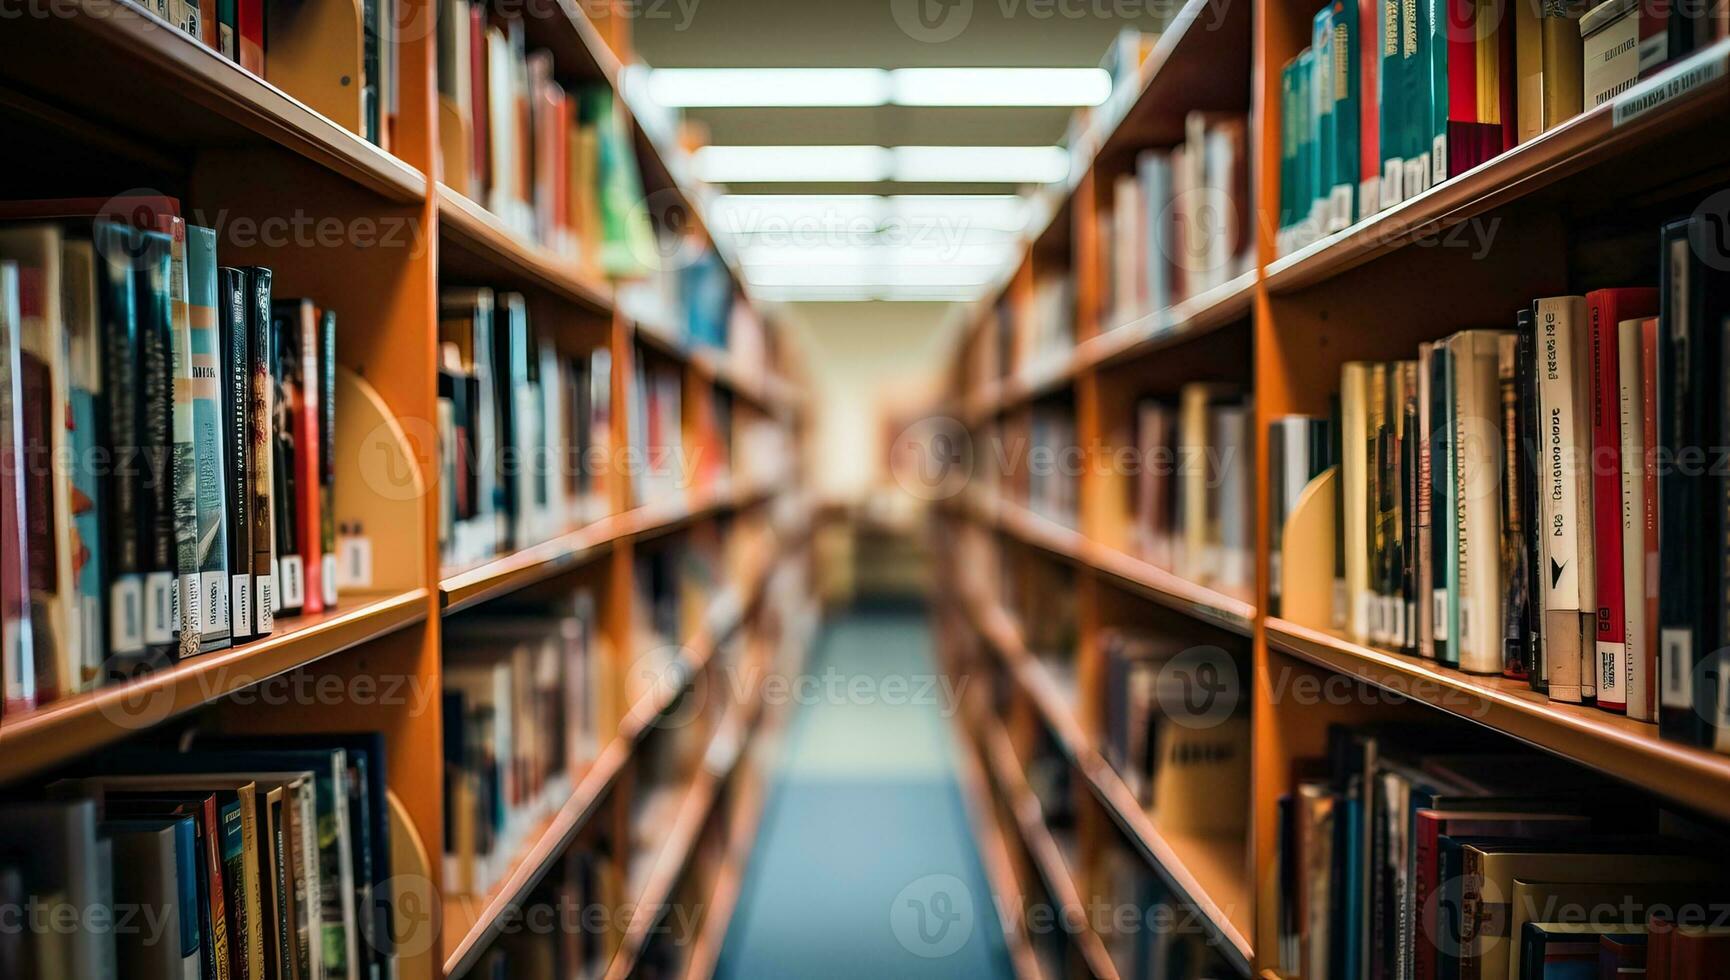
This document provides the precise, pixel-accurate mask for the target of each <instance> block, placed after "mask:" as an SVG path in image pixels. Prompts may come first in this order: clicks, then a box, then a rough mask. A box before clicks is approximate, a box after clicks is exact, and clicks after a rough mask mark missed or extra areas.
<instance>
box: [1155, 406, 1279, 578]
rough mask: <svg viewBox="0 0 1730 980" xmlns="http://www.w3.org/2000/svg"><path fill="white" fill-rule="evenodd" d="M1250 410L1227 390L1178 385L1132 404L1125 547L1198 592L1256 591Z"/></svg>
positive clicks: (1251, 412)
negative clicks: (1165, 395) (1206, 588)
mask: <svg viewBox="0 0 1730 980" xmlns="http://www.w3.org/2000/svg"><path fill="white" fill-rule="evenodd" d="M1254 417H1255V409H1254V405H1253V404H1252V403H1251V402H1250V401H1249V400H1248V399H1246V398H1245V397H1244V396H1243V393H1242V392H1241V390H1239V389H1238V388H1236V387H1235V386H1232V385H1224V384H1215V383H1211V382H1195V383H1191V384H1187V385H1184V386H1183V388H1182V390H1181V391H1180V392H1179V394H1178V398H1177V403H1176V404H1175V405H1173V404H1172V403H1171V402H1169V401H1167V400H1164V399H1159V398H1143V399H1141V400H1140V401H1139V402H1138V403H1137V404H1136V410H1135V419H1134V423H1133V424H1134V435H1133V440H1134V441H1133V443H1126V444H1128V445H1133V447H1134V450H1135V464H1136V466H1135V469H1136V470H1137V471H1138V472H1137V473H1136V475H1135V478H1134V479H1133V480H1131V481H1127V485H1128V486H1129V488H1130V489H1129V492H1130V493H1131V494H1132V495H1133V496H1132V498H1131V502H1130V508H1129V510H1130V521H1131V524H1130V531H1129V544H1130V547H1131V548H1132V549H1133V550H1134V551H1136V552H1137V553H1139V554H1140V555H1142V556H1143V557H1144V558H1145V559H1146V560H1147V561H1149V562H1151V563H1153V564H1155V565H1158V566H1159V567H1161V568H1165V569H1169V570H1170V571H1173V572H1176V573H1177V574H1178V575H1181V576H1183V577H1184V578H1186V579H1189V580H1190V581H1192V582H1197V583H1200V584H1203V585H1212V586H1216V587H1220V588H1225V589H1232V590H1242V589H1248V588H1250V587H1251V586H1252V585H1253V584H1254V568H1255V561H1254V550H1255V530H1254V529H1255V515H1254V490H1253V488H1254V486H1255V483H1254V475H1253V474H1254V465H1253V463H1254V450H1253V448H1252V446H1251V438H1252V436H1251V432H1252V425H1253V423H1252V420H1253V419H1254Z"/></svg>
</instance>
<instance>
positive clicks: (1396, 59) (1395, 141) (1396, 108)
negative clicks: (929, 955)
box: [1377, 0, 1406, 208]
mask: <svg viewBox="0 0 1730 980" xmlns="http://www.w3.org/2000/svg"><path fill="white" fill-rule="evenodd" d="M1403 7H1405V5H1403V0H1382V17H1381V23H1382V38H1381V45H1382V66H1381V78H1379V85H1381V93H1379V97H1381V106H1379V113H1377V118H1379V119H1381V147H1382V206H1384V208H1386V206H1389V204H1398V203H1400V199H1401V197H1403V194H1401V178H1403V177H1405V156H1406V144H1405V62H1403V59H1401V57H1400V38H1401V33H1403V29H1401V28H1403V26H1405V19H1403V16H1401V10H1403Z"/></svg>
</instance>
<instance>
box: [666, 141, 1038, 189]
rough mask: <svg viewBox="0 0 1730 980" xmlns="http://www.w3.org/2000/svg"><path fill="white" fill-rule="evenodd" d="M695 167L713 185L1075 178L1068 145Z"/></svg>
mask: <svg viewBox="0 0 1730 980" xmlns="http://www.w3.org/2000/svg"><path fill="white" fill-rule="evenodd" d="M693 162H694V164H695V166H696V172H697V177H698V179H699V180H705V181H708V182H709V183H711V184H728V183H732V184H755V183H812V182H820V183H854V182H858V183H871V182H876V181H886V180H896V181H905V182H908V183H930V182H949V183H984V184H1043V183H1056V182H1058V181H1061V180H1063V179H1064V178H1065V177H1067V176H1068V175H1069V154H1068V152H1067V151H1065V150H1064V149H1063V147H1061V146H895V147H883V146H705V147H702V148H701V149H699V150H697V152H696V154H695V155H694V157H693Z"/></svg>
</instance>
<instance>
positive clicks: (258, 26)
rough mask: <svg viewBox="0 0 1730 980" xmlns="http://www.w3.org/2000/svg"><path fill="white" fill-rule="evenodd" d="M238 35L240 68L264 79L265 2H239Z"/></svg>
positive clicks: (239, 0)
mask: <svg viewBox="0 0 1730 980" xmlns="http://www.w3.org/2000/svg"><path fill="white" fill-rule="evenodd" d="M237 3H238V6H237V7H236V10H235V20H236V22H237V23H236V33H238V34H239V35H240V59H239V60H240V67H242V68H245V69H246V70H247V71H249V72H252V73H253V74H254V75H257V76H258V77H260V78H263V77H264V0H237Z"/></svg>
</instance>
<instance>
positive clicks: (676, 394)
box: [626, 347, 715, 504]
mask: <svg viewBox="0 0 1730 980" xmlns="http://www.w3.org/2000/svg"><path fill="white" fill-rule="evenodd" d="M684 384H685V382H684V372H683V371H682V370H681V368H680V366H679V365H678V364H677V363H674V362H672V361H669V360H664V359H660V358H649V357H645V356H644V351H643V349H642V348H641V347H639V348H638V349H637V358H636V364H635V377H634V381H633V383H632V385H631V388H630V390H629V391H628V392H627V394H626V409H627V411H628V412H629V414H628V415H627V416H626V422H627V425H626V429H627V431H628V433H629V452H630V456H631V458H632V459H633V460H634V461H635V465H633V466H632V467H631V499H632V500H633V501H635V502H636V503H638V504H661V503H666V502H668V501H676V500H681V499H683V498H684V497H685V495H686V494H687V493H688V492H689V491H690V490H692V489H693V487H694V485H695V484H696V483H697V479H696V475H695V470H694V468H695V467H697V466H703V465H709V464H712V463H714V462H715V460H714V459H713V458H711V459H709V460H704V459H703V458H702V454H701V453H699V452H696V451H695V449H696V444H695V443H694V442H692V443H691V444H690V445H687V440H686V438H685V437H686V432H685V406H684V404H683V402H684Z"/></svg>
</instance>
